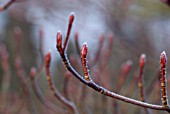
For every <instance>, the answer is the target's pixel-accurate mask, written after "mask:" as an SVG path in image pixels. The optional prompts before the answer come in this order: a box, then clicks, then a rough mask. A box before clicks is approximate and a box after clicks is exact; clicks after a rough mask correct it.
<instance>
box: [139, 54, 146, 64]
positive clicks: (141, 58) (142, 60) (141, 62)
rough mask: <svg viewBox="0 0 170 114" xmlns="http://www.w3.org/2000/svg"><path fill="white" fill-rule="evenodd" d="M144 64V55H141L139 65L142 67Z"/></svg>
mask: <svg viewBox="0 0 170 114" xmlns="http://www.w3.org/2000/svg"><path fill="white" fill-rule="evenodd" d="M145 62H146V55H145V54H142V55H141V56H140V59H139V65H140V67H143V66H144V64H145Z"/></svg>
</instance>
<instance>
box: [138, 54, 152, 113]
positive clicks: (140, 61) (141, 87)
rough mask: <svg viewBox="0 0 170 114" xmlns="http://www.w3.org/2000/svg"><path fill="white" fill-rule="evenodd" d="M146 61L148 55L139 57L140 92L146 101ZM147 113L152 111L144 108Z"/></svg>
mask: <svg viewBox="0 0 170 114" xmlns="http://www.w3.org/2000/svg"><path fill="white" fill-rule="evenodd" d="M145 61H146V55H145V54H142V55H141V56H140V59H139V77H138V87H139V94H140V98H141V101H143V102H146V98H145V91H144V88H143V84H144V79H143V78H144V77H143V75H144V73H143V72H144V65H145ZM144 109H145V111H146V113H147V114H150V111H149V110H148V109H147V108H144Z"/></svg>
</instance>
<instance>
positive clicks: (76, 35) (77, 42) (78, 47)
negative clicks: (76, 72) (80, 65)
mask: <svg viewBox="0 0 170 114" xmlns="http://www.w3.org/2000/svg"><path fill="white" fill-rule="evenodd" d="M74 41H75V45H76V50H77V54H78V55H79V56H80V45H79V37H78V33H77V32H76V33H75V36H74Z"/></svg>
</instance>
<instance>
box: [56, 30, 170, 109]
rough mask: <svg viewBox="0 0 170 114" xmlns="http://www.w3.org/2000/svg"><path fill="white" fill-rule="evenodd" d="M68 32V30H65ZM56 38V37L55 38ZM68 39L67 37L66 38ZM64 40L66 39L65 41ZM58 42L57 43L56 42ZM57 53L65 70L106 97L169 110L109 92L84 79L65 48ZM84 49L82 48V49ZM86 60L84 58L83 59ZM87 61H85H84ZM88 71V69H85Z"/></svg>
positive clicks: (85, 47) (84, 47)
mask: <svg viewBox="0 0 170 114" xmlns="http://www.w3.org/2000/svg"><path fill="white" fill-rule="evenodd" d="M67 32H68V31H67ZM57 39H58V38H57ZM66 40H68V39H66ZM59 42H61V41H60V40H58V42H56V43H57V44H56V45H57V46H56V47H60V46H59V44H60V43H59ZM65 42H66V41H65ZM58 43H59V44H58ZM82 49H85V50H86V49H87V46H86V44H84V45H83V48H82ZM57 50H58V52H59V54H60V57H61V58H62V61H63V64H64V66H65V67H66V68H67V70H69V71H70V72H71V73H72V74H73V75H74V76H75V77H76V78H78V79H79V80H80V81H81V82H82V83H84V84H85V85H87V86H89V87H91V88H93V89H94V90H95V91H97V92H99V93H101V94H103V95H105V96H108V97H111V98H115V99H117V100H121V101H124V102H127V103H130V104H134V105H137V106H141V107H145V108H150V109H155V110H164V111H168V112H170V108H169V107H165V106H161V105H154V104H149V103H145V102H142V101H138V100H135V99H132V98H128V97H125V96H122V95H119V94H116V93H114V92H111V91H109V90H107V89H105V88H104V87H102V86H99V85H97V84H96V83H95V82H93V81H92V79H91V80H85V79H84V78H83V76H81V75H80V74H78V73H77V72H76V71H75V70H74V68H73V67H72V66H71V64H70V62H69V60H68V57H67V55H66V53H65V51H66V50H65V48H63V49H62V51H61V50H60V49H59V48H57ZM83 51H84V50H83ZM84 52H87V51H84ZM83 54H84V55H87V53H83ZM85 60H86V59H85ZM86 63H87V61H86ZM87 71H88V69H87ZM85 74H86V73H85ZM86 77H87V76H86ZM88 77H91V76H90V74H88ZM86 79H87V78H86Z"/></svg>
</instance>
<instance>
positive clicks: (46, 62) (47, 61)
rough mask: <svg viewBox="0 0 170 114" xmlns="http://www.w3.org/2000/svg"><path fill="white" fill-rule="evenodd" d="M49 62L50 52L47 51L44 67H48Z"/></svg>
mask: <svg viewBox="0 0 170 114" xmlns="http://www.w3.org/2000/svg"><path fill="white" fill-rule="evenodd" d="M50 62H51V53H50V52H48V53H47V54H46V55H45V67H46V68H49V66H50Z"/></svg>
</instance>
